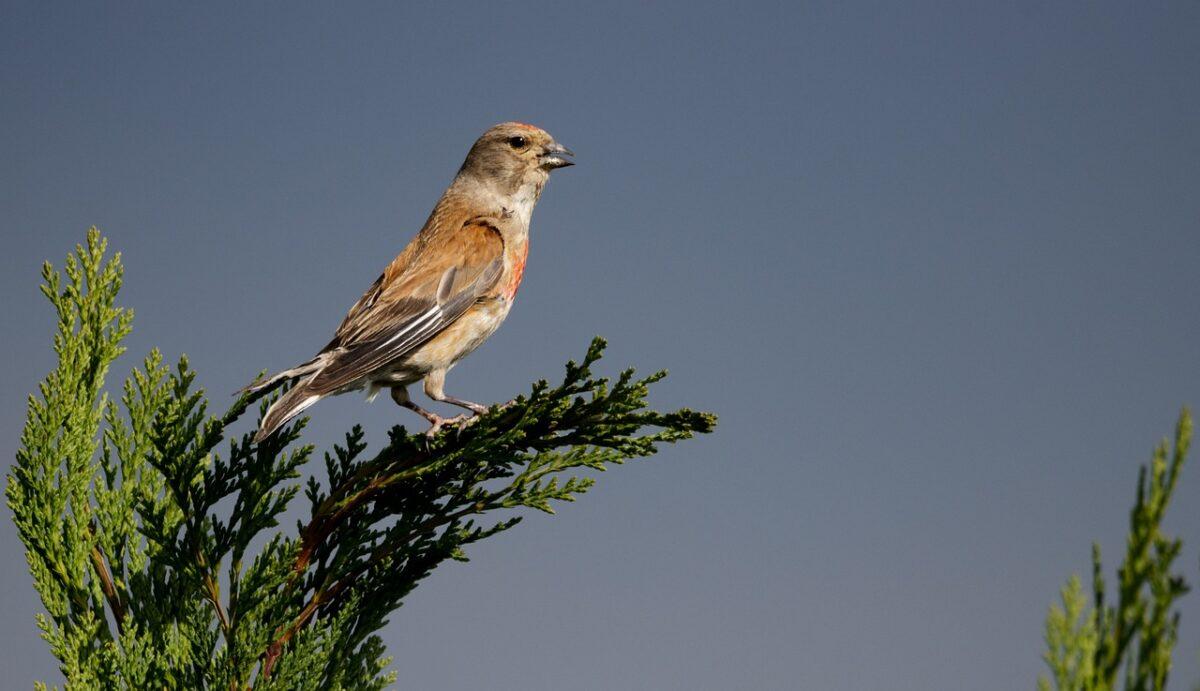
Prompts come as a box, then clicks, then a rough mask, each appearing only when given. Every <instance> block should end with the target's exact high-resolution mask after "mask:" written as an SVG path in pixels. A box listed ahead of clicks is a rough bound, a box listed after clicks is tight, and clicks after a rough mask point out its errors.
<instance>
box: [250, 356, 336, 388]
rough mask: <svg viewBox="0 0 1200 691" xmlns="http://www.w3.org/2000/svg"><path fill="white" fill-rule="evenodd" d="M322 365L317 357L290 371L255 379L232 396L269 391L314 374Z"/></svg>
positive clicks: (320, 358) (320, 359)
mask: <svg viewBox="0 0 1200 691" xmlns="http://www.w3.org/2000/svg"><path fill="white" fill-rule="evenodd" d="M322 364H323V358H322V357H321V356H317V357H315V358H313V359H311V360H309V361H308V362H306V363H304V364H302V365H296V366H295V367H293V368H291V369H285V370H284V371H282V372H280V373H278V374H274V375H272V376H270V377H267V378H266V379H263V380H261V381H260V380H258V379H256V380H254V381H252V382H250V383H249V384H247V385H245V386H243V387H242V388H240V389H238V390H237V393H236V394H234V395H241V394H244V393H258V392H259V391H269V390H271V389H274V388H275V387H276V386H279V385H280V384H282V383H284V382H286V381H290V380H292V379H295V378H297V377H303V376H305V375H308V374H312V373H314V372H316V371H317V370H319V369H321V366H322Z"/></svg>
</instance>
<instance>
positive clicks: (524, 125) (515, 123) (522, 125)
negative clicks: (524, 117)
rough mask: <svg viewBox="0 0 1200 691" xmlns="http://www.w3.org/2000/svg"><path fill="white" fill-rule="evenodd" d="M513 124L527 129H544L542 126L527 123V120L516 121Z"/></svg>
mask: <svg viewBox="0 0 1200 691" xmlns="http://www.w3.org/2000/svg"><path fill="white" fill-rule="evenodd" d="M513 124H514V125H516V126H517V127H523V128H525V129H527V130H537V131H540V130H541V129H542V128H540V127H537V126H534V125H530V124H529V123H527V122H514V123H513Z"/></svg>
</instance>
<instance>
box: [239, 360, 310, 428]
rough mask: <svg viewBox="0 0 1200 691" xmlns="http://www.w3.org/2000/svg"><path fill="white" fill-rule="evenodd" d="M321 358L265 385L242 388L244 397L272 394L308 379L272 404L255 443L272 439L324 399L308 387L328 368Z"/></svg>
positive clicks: (240, 391)
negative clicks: (313, 379)
mask: <svg viewBox="0 0 1200 691" xmlns="http://www.w3.org/2000/svg"><path fill="white" fill-rule="evenodd" d="M324 364H325V363H324V362H323V359H322V357H321V356H317V357H315V358H313V359H312V360H309V361H308V362H306V363H304V364H302V365H297V366H295V367H293V368H291V369H286V370H284V371H282V372H280V373H278V374H275V375H272V376H270V377H267V378H266V379H263V380H261V381H258V380H256V381H254V382H251V383H250V384H248V385H246V386H244V387H242V388H241V389H240V390H239V391H238V394H243V393H260V392H263V391H270V390H271V389H274V388H275V387H277V386H280V385H282V384H284V383H285V382H288V381H291V380H293V379H297V378H299V377H305V378H306V379H305V381H302V382H300V383H299V384H297V385H296V386H294V387H292V389H291V390H290V391H288V392H287V393H285V394H284V395H283V396H281V397H280V398H279V400H278V401H275V403H273V404H271V407H270V408H268V409H267V414H266V415H264V416H263V419H262V424H261V425H259V428H258V433H257V434H255V435H254V443H256V444H257V443H258V442H261V441H262V440H264V439H266V438H267V437H269V436H271V434H272V433H274V432H275V430H277V429H279V428H280V427H282V426H283V424H284V423H286V422H287V421H288V420H291V419H292V418H294V417H296V416H297V415H299V414H300V413H302V412H303V411H304V409H305V408H307V407H309V406H310V405H312V404H313V403H316V402H317V401H318V400H319V399H320V398H321V396H322V394H317V393H316V392H314V391H312V390H310V389H308V387H307V384H308V382H309V381H312V376H310V375H313V374H316V373H317V372H319V371H320V370H321V368H322V366H324Z"/></svg>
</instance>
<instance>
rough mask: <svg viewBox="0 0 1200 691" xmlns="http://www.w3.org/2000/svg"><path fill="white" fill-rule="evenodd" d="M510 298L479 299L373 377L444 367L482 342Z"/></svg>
mask: <svg viewBox="0 0 1200 691" xmlns="http://www.w3.org/2000/svg"><path fill="white" fill-rule="evenodd" d="M511 308H512V301H510V300H504V299H502V298H494V299H489V300H486V301H484V302H481V303H479V304H477V305H475V306H474V307H472V308H471V309H469V310H467V312H466V313H465V314H463V315H462V316H461V317H459V318H458V319H457V320H455V322H454V323H453V324H451V325H450V326H448V327H446V330H445V331H442V332H441V333H439V334H438V335H437V336H434V337H433V338H432V339H430V340H429V341H428V342H426V343H425V344H424V345H422V346H421V347H420V348H417V349H416V350H414V351H413V352H412V353H410V354H409V355H407V356H406V357H405V358H403V359H402V360H399V361H397V362H396V363H394V364H393V366H392V367H391V368H389V369H390V370H391V371H390V372H389V373H388V374H387V375H385V376H383V377H378V378H375V380H376V381H386V382H394V383H408V382H414V381H417V380H418V379H421V378H422V377H424V376H425V375H426V374H428V373H430V372H433V371H435V370H447V369H450V368H451V367H453V366H454V363H456V362H458V361H459V360H461V359H462V358H464V357H466V356H467V355H470V354H471V352H472V351H474V350H475V349H476V348H478V347H479V346H480V345H482V344H483V342H484V341H486V340H487V339H488V337H489V336H491V335H492V334H493V333H495V332H496V329H498V328H500V324H502V323H503V322H504V318H505V317H507V316H508V310H509V309H511Z"/></svg>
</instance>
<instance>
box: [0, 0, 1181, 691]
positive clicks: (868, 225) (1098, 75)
mask: <svg viewBox="0 0 1200 691" xmlns="http://www.w3.org/2000/svg"><path fill="white" fill-rule="evenodd" d="M2 17H3V18H2V20H0V210H2V211H3V216H2V217H3V219H4V220H3V223H4V225H3V239H4V244H3V246H4V251H3V253H0V291H2V292H0V294H2V295H3V301H4V302H3V305H4V312H3V316H4V324H5V328H4V337H3V339H0V343H2V344H3V345H2V347H3V351H2V355H3V364H2V365H0V391H3V396H2V397H0V448H3V449H4V450H5V451H4V453H5V455H6V457H7V458H9V459H11V458H12V453H13V452H14V451H15V449H16V446H17V443H18V435H19V431H20V428H21V424H22V420H23V417H24V409H25V396H26V392H29V391H32V390H34V388H35V386H36V383H37V382H38V380H39V379H40V378H41V377H42V376H44V374H45V373H46V372H47V371H48V370H49V369H50V368H51V366H52V360H51V356H52V353H51V350H50V347H49V344H50V337H51V334H52V329H53V320H52V316H51V313H50V310H49V307H48V305H47V304H45V302H44V300H42V299H41V298H40V297H39V295H38V293H37V283H38V269H39V266H40V264H41V262H42V261H43V260H45V259H50V260H52V261H54V262H55V263H56V264H59V265H61V262H62V258H63V257H64V256H65V254H66V253H67V251H68V250H69V249H70V247H71V246H72V245H73V244H74V243H75V242H78V241H80V240H82V239H83V237H84V232H85V230H86V228H87V227H88V226H89V225H91V224H96V225H99V226H100V227H101V228H102V229H103V230H104V232H105V233H106V234H107V235H108V236H109V237H110V238H111V242H112V245H113V247H114V248H115V249H119V250H121V251H122V252H123V253H124V260H125V263H126V265H127V267H128V270H127V274H126V277H127V282H126V283H127V289H126V290H125V292H124V294H123V303H124V304H126V305H128V306H131V307H132V308H134V310H135V311H136V313H137V319H136V322H135V333H134V335H133V336H132V337H131V338H130V339H129V346H130V355H129V356H128V358H127V359H126V360H125V361H123V363H124V364H123V367H120V368H118V371H117V372H115V373H114V374H115V375H116V376H117V377H120V376H123V372H124V371H127V368H128V366H130V365H131V364H132V363H133V362H134V361H136V360H137V359H139V358H140V357H141V356H142V355H143V354H144V353H145V352H146V351H147V350H148V349H149V348H150V347H151V346H158V347H160V348H161V349H162V350H163V351H164V352H165V353H166V355H167V356H168V358H171V359H173V358H174V357H176V356H178V355H179V354H180V353H184V352H186V353H187V354H188V355H189V357H190V358H191V361H192V364H193V365H194V367H195V368H196V369H197V370H198V371H199V373H200V382H201V383H202V384H203V385H204V386H205V387H207V389H208V390H209V392H210V394H211V396H212V398H213V401H214V405H215V406H217V407H223V406H224V405H225V404H226V403H227V401H228V400H229V399H228V396H229V394H230V392H232V391H233V390H234V389H235V388H237V387H238V386H240V385H242V384H243V383H245V382H246V381H248V380H249V379H251V378H252V377H253V376H254V375H255V373H257V372H258V371H259V370H261V369H279V368H282V367H286V366H289V365H292V364H295V363H296V362H298V361H301V360H302V359H305V358H307V357H308V356H309V355H311V354H312V353H313V352H314V351H315V350H316V349H317V348H319V347H320V346H321V345H323V344H324V343H325V341H326V340H327V339H328V337H329V335H330V334H331V333H332V330H333V329H334V327H335V326H336V324H337V323H338V321H339V320H340V318H341V317H342V315H343V314H344V312H345V310H346V309H347V308H348V307H349V306H350V305H351V304H352V303H353V302H354V300H355V299H357V297H358V296H359V295H360V294H361V292H362V290H364V289H365V288H366V287H367V285H369V284H370V282H371V281H372V280H373V279H374V277H375V276H376V275H377V274H378V272H379V270H380V269H381V268H382V267H383V266H384V265H385V264H386V263H387V262H388V261H390V259H391V258H392V256H394V254H395V253H396V252H398V251H399V249H400V248H401V247H403V245H404V243H406V242H407V240H408V239H409V237H410V236H411V235H412V233H414V232H415V231H416V229H417V228H419V226H420V224H421V223H422V222H423V220H424V218H425V216H426V214H427V213H428V212H429V209H430V208H431V206H432V204H433V202H434V200H435V199H436V198H437V196H438V195H439V194H440V193H441V191H442V189H443V188H444V187H445V185H446V183H447V182H448V181H449V179H450V177H451V176H452V175H453V173H454V172H455V170H456V169H457V166H458V165H459V163H460V162H461V160H462V157H463V155H464V154H465V153H466V150H467V148H468V147H469V146H470V144H471V142H472V141H473V140H474V138H475V137H476V136H478V134H479V133H480V132H482V131H483V130H484V129H485V128H486V127H488V126H490V125H491V124H493V123H495V122H499V121H503V120H509V119H519V120H525V121H530V122H534V123H536V124H538V125H541V126H543V127H545V128H546V129H547V130H549V131H550V132H551V133H552V134H554V135H555V136H556V137H557V138H558V139H559V140H560V141H562V142H563V143H565V144H567V145H568V146H570V147H572V148H573V149H575V151H576V152H577V153H578V164H579V165H578V166H576V167H575V168H571V169H567V170H565V171H560V172H557V173H555V175H554V179H553V180H552V181H551V182H550V184H549V186H548V187H547V189H546V192H545V194H544V195H543V197H542V202H541V204H540V206H539V208H538V210H537V212H536V213H535V215H534V222H533V231H532V232H533V237H532V251H531V256H530V260H529V269H528V272H527V274H526V281H525V285H524V286H523V287H522V290H521V293H520V295H519V297H518V299H517V304H516V307H515V308H514V310H513V312H512V315H511V316H510V318H509V320H508V322H507V323H506V324H505V325H504V327H503V328H502V329H501V330H500V331H499V333H498V334H497V335H496V336H495V337H494V338H493V339H492V340H491V341H490V342H489V343H488V344H487V345H485V346H484V347H483V348H482V349H480V350H479V351H478V352H477V353H475V354H474V355H473V356H472V357H471V358H470V359H468V360H467V361H465V362H464V363H463V364H462V365H461V366H460V367H459V368H457V369H456V370H455V371H454V372H453V374H452V375H451V377H450V379H449V384H448V387H447V388H448V391H450V392H451V393H453V394H456V395H458V396H462V397H466V398H471V399H474V400H480V401H494V400H503V399H507V398H509V397H511V396H512V395H514V394H516V393H520V392H523V391H525V390H526V387H527V386H528V383H529V382H530V381H532V380H534V379H536V378H539V377H543V376H546V377H557V376H559V374H560V373H561V365H562V363H563V362H565V361H566V360H567V359H568V358H572V357H578V356H579V355H581V354H582V352H583V351H584V349H585V347H586V345H587V343H588V340H589V339H590V338H591V337H592V336H593V335H595V334H602V335H604V336H606V337H608V338H609V340H610V341H611V343H612V347H611V349H610V351H609V354H608V357H607V359H606V360H605V361H604V367H605V369H606V371H608V372H615V371H617V370H618V369H620V368H622V367H624V366H626V365H630V364H633V365H637V366H638V367H640V368H642V369H643V370H644V371H650V370H654V369H658V368H662V367H668V368H670V369H671V370H672V374H671V377H670V378H669V379H668V380H667V381H666V382H665V383H664V384H662V385H661V386H659V387H658V388H657V389H656V390H655V392H654V396H653V398H654V402H655V404H656V405H658V406H660V407H664V408H668V407H677V406H683V405H687V406H691V407H696V408H702V409H707V410H713V411H715V412H717V413H719V414H720V416H721V422H720V425H719V427H718V430H717V432H716V433H715V434H714V435H712V436H711V437H707V438H703V439H700V440H696V441H693V442H690V443H687V444H683V445H680V446H678V447H673V448H668V449H665V450H664V451H663V453H661V454H660V455H659V456H657V457H655V458H653V459H650V460H648V461H645V462H638V463H636V464H633V465H630V466H627V467H623V468H618V469H616V470H615V471H614V472H611V473H607V474H605V475H603V476H602V477H601V478H600V483H599V485H598V487H597V488H596V489H595V490H594V493H593V494H591V495H588V496H586V497H585V498H584V499H583V500H582V501H580V502H578V503H577V504H574V505H568V506H566V507H564V508H563V509H562V510H561V511H560V514H559V516H558V517H555V518H549V517H544V516H540V515H536V516H531V517H530V519H529V520H527V521H526V522H525V523H524V524H523V525H521V526H520V527H519V529H517V530H514V531H512V532H510V533H507V534H505V535H503V536H500V537H499V538H497V539H494V540H490V541H488V543H487V544H483V545H479V546H476V547H474V548H472V549H471V551H470V556H471V557H472V558H473V561H472V563H470V564H467V565H461V564H451V565H447V566H445V567H443V568H441V569H439V570H438V571H437V573H436V574H435V575H434V576H433V577H431V578H430V579H429V580H427V581H426V582H425V583H424V584H423V585H421V587H420V588H418V590H417V591H416V592H415V593H414V594H413V595H412V596H411V597H410V598H409V599H408V601H407V603H406V605H405V606H404V607H403V609H401V610H400V611H399V612H397V613H396V615H395V616H394V617H392V623H391V624H390V625H389V626H388V627H387V628H386V629H385V630H384V632H383V635H384V638H385V639H386V642H387V644H388V647H389V650H390V652H391V654H393V655H394V656H395V661H394V663H393V665H394V667H395V668H396V669H397V670H398V671H399V673H400V680H401V683H400V688H430V689H480V688H484V689H516V688H525V689H713V690H717V689H851V690H852V689H968V688H969V689H978V690H991V689H995V690H997V691H999V690H1000V689H1006V690H1007V689H1016V688H1032V686H1033V683H1034V679H1035V676H1036V675H1037V673H1038V672H1039V671H1041V670H1042V668H1043V665H1042V663H1041V661H1040V658H1039V656H1040V654H1041V651H1042V647H1043V644H1042V621H1043V617H1044V615H1045V612H1046V608H1047V606H1048V605H1049V603H1050V602H1051V600H1052V599H1054V598H1055V597H1056V594H1057V590H1058V588H1059V586H1060V585H1061V584H1062V583H1063V582H1064V581H1065V579H1066V578H1067V577H1068V575H1070V574H1071V573H1072V572H1081V573H1086V572H1087V571H1088V568H1089V562H1088V553H1089V544H1090V542H1091V541H1092V540H1093V539H1096V540H1099V541H1100V543H1101V544H1102V546H1103V547H1104V550H1105V557H1106V563H1107V566H1108V567H1110V578H1111V568H1113V567H1115V563H1116V561H1117V559H1118V558H1119V556H1120V551H1121V547H1122V538H1123V535H1124V531H1125V528H1126V522H1127V511H1128V507H1129V506H1130V504H1131V502H1132V500H1133V494H1134V481H1135V478H1136V474H1137V465H1138V463H1140V462H1143V461H1144V460H1145V459H1147V458H1148V456H1149V452H1150V450H1151V448H1152V445H1153V444H1154V443H1155V442H1156V441H1157V440H1158V439H1159V438H1160V437H1162V436H1164V435H1166V434H1168V433H1169V432H1170V431H1171V428H1172V425H1173V423H1174V420H1175V417H1176V414H1177V412H1178V410H1179V408H1180V406H1181V405H1183V404H1185V403H1187V402H1189V401H1190V402H1192V403H1197V402H1200V380H1198V375H1200V368H1198V366H1197V355H1198V354H1200V351H1198V348H1197V346H1198V344H1200V307H1198V306H1197V305H1198V303H1197V290H1196V283H1195V279H1196V276H1197V269H1198V268H1200V242H1198V240H1200V232H1198V231H1200V193H1198V184H1200V86H1198V85H1200V80H1198V78H1197V74H1198V72H1197V70H1198V67H1200V38H1198V37H1200V4H1197V3H1195V2H1178V3H1153V4H1145V3H1138V4H1135V3H1109V2H1092V3H903V4H901V3H883V2H881V3H869V4H862V3H840V2H839V3H821V4H799V3H779V4H768V3H762V4H757V3H737V4H736V7H735V4H733V3H730V4H729V5H724V4H702V3H686V4H685V3H680V4H666V3H662V4H657V3H656V4H654V5H652V6H651V5H644V4H623V3H591V4H590V5H588V6H586V7H585V6H574V5H571V4H568V3H546V4H522V5H502V4H499V3H467V4H458V5H456V6H454V7H448V6H443V5H437V4H433V3H430V4H421V5H416V4H413V5H411V6H409V5H407V4H406V5H401V4H399V3H396V4H389V3H378V4H355V5H354V6H353V7H350V6H339V7H336V8H335V7H333V6H332V5H300V4H294V3H289V4H282V3H280V4H270V3H254V4H252V5H248V6H234V5H219V4H206V5H204V6H199V5H187V6H184V5H168V4H163V3H142V4H136V3H111V4H105V5H101V4H99V3H97V4H89V5H79V4H61V5H60V4H54V3H42V2H36V3H35V2H28V3H25V2H11V1H5V2H4V3H3V9H2ZM312 413H313V414H314V416H315V418H314V421H313V423H312V426H311V428H310V430H311V433H310V435H309V437H308V438H309V439H310V440H311V441H314V442H316V443H318V444H319V445H322V446H328V444H330V443H332V442H333V441H335V440H336V439H338V438H339V435H340V434H341V432H342V431H344V430H345V429H347V428H348V427H349V426H350V425H351V424H352V423H353V422H354V421H362V422H364V423H365V424H366V425H367V427H368V429H369V430H370V435H369V438H370V439H371V440H373V441H375V442H378V441H379V440H380V439H381V438H382V436H383V434H384V431H385V430H386V428H387V426H388V425H390V424H393V423H394V422H396V421H402V422H404V423H406V424H409V425H410V426H412V425H415V424H417V423H419V420H416V419H415V417H414V416H412V415H411V413H408V412H406V411H400V410H398V409H396V407H395V406H393V405H392V404H390V403H388V402H377V403H374V404H372V405H366V404H364V403H363V402H362V400H361V398H359V397H357V396H346V397H342V398H339V399H335V400H331V401H326V402H323V403H321V404H320V405H318V406H317V407H315V408H314V409H313V410H312ZM1198 491H1200V468H1197V467H1189V468H1187V469H1186V470H1185V477H1184V480H1183V483H1182V485H1181V486H1180V488H1179V491H1178V501H1177V503H1176V505H1175V506H1174V507H1173V508H1172V512H1171V514H1170V516H1169V519H1170V520H1169V524H1170V528H1171V530H1173V531H1176V532H1178V533H1180V534H1182V535H1183V536H1184V537H1185V540H1186V546H1185V551H1184V554H1183V556H1182V557H1181V558H1180V560H1179V568H1180V569H1181V570H1182V571H1183V572H1185V573H1186V574H1187V576H1188V578H1189V580H1190V581H1192V582H1196V581H1200V572H1198V569H1197V563H1198V560H1197V551H1196V546H1197V545H1198V544H1200V501H1198ZM0 554H3V555H5V558H4V559H2V560H0V592H3V597H2V598H0V668H2V669H4V670H5V681H4V683H3V685H4V686H5V687H9V688H21V687H28V686H29V685H30V684H31V683H32V681H33V680H34V679H46V680H50V681H55V680H57V679H58V677H57V672H56V668H55V665H54V662H53V659H52V658H51V656H50V654H49V653H48V651H47V650H46V649H45V647H44V645H43V644H42V642H41V641H40V640H39V639H38V637H37V633H36V629H35V626H34V621H33V615H34V613H35V612H37V611H39V610H40V609H41V606H40V603H39V602H38V601H37V600H36V597H35V594H34V592H33V590H32V588H31V586H30V581H29V577H28V573H27V571H26V568H25V565H24V562H23V560H22V559H21V558H20V556H19V555H20V554H21V548H20V546H19V543H18V542H17V539H16V536H15V533H14V531H13V528H12V526H11V523H10V521H9V520H8V519H7V518H6V519H5V520H4V521H0ZM1198 603H1200V595H1196V594H1193V595H1191V596H1189V597H1188V598H1186V599H1185V600H1184V604H1183V628H1182V636H1181V639H1180V644H1179V647H1178V653H1177V669H1176V674H1175V677H1174V682H1175V683H1174V684H1173V687H1174V688H1180V689H1185V688H1190V685H1191V684H1192V683H1195V682H1196V681H1200V665H1198V664H1197V661H1198V658H1197V656H1198V654H1200V633H1198V632H1200V606H1198Z"/></svg>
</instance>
